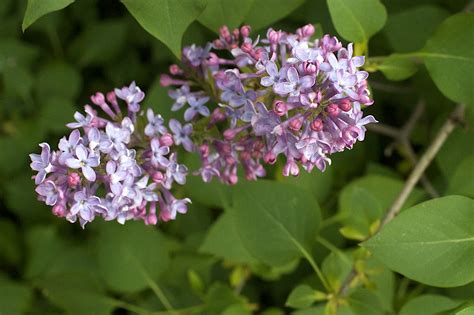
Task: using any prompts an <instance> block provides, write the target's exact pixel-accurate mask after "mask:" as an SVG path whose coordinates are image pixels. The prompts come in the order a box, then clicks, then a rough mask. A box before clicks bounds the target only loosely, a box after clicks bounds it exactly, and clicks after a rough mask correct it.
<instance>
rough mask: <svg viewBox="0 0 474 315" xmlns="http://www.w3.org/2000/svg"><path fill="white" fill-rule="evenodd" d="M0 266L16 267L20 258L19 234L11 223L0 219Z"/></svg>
mask: <svg viewBox="0 0 474 315" xmlns="http://www.w3.org/2000/svg"><path fill="white" fill-rule="evenodd" d="M0 231H2V232H1V233H0V266H1V265H3V263H6V264H8V265H10V266H12V265H13V266H14V265H18V264H19V263H20V259H21V257H22V248H21V245H22V242H21V239H20V233H19V231H18V229H17V227H16V226H15V224H13V222H12V221H10V220H7V219H0Z"/></svg>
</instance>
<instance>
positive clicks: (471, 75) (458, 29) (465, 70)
mask: <svg viewBox="0 0 474 315" xmlns="http://www.w3.org/2000/svg"><path fill="white" fill-rule="evenodd" d="M473 33H474V13H459V14H456V15H453V16H451V17H449V18H447V19H446V20H445V21H444V22H443V23H442V24H441V25H440V26H439V27H438V29H437V30H436V32H435V34H434V35H433V36H432V37H431V38H430V39H429V40H428V42H427V43H426V46H425V48H424V49H423V51H422V52H421V54H420V55H421V56H422V57H423V58H424V60H425V64H426V68H427V69H428V72H429V73H430V75H431V77H432V78H433V81H434V82H435V84H436V86H437V87H438V88H439V89H440V91H441V92H442V93H443V94H444V95H445V96H446V97H448V98H449V99H451V100H453V101H455V102H460V103H465V104H467V105H474V97H473V92H472V82H474V38H473V36H471V34H473Z"/></svg>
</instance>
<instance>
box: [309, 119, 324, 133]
mask: <svg viewBox="0 0 474 315" xmlns="http://www.w3.org/2000/svg"><path fill="white" fill-rule="evenodd" d="M323 126H324V124H323V121H322V120H321V119H320V118H316V119H315V120H313V121H312V122H311V125H310V127H311V130H313V131H316V132H319V131H321V130H323Z"/></svg>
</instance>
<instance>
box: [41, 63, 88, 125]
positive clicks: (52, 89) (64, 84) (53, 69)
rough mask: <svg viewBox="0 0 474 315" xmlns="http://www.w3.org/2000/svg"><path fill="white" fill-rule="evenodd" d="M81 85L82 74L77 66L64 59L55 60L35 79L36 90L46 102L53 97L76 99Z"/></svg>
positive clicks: (42, 100) (42, 69) (43, 68)
mask: <svg viewBox="0 0 474 315" xmlns="http://www.w3.org/2000/svg"><path fill="white" fill-rule="evenodd" d="M81 85H82V82H81V76H80V74H79V72H78V71H77V69H76V68H74V67H72V66H71V65H70V64H68V63H65V62H62V61H55V62H53V63H50V64H47V65H46V66H44V67H42V68H41V69H40V71H39V72H38V76H37V78H36V81H35V91H36V95H37V97H38V98H39V100H40V101H41V102H46V101H48V99H50V98H51V97H54V98H63V99H66V100H74V99H75V98H76V97H77V96H78V94H79V91H80V89H81ZM69 119H71V118H69Z"/></svg>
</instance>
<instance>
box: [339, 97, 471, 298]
mask: <svg viewBox="0 0 474 315" xmlns="http://www.w3.org/2000/svg"><path fill="white" fill-rule="evenodd" d="M463 115H464V105H462V104H460V105H457V106H456V108H455V109H454V111H453V112H452V114H451V115H450V117H449V118H448V119H447V120H446V122H445V123H444V125H443V126H442V127H441V129H440V130H439V132H438V134H437V135H436V137H435V139H434V140H433V142H432V143H431V144H430V146H429V147H428V149H427V150H426V152H425V153H424V154H423V156H422V157H421V159H420V161H419V162H418V163H417V164H416V166H415V168H414V169H413V170H412V172H411V174H410V176H409V177H408V179H407V181H406V182H405V186H404V187H403V189H402V191H401V192H400V194H399V195H398V197H397V199H395V201H394V202H393V204H392V206H391V207H390V208H389V210H388V211H387V214H386V215H385V217H384V219H383V220H382V223H381V224H380V227H379V229H378V230H377V231H376V232H375V233H374V234H377V233H378V232H379V231H380V229H382V228H383V227H384V226H385V225H386V224H387V223H388V222H390V221H391V220H392V219H393V218H394V217H395V216H396V215H397V214H398V213H399V212H400V210H401V209H402V206H403V204H404V203H405V201H406V200H407V199H408V196H409V195H410V193H411V192H412V190H413V188H414V187H415V185H416V183H417V182H418V181H419V180H420V178H421V177H422V175H423V173H424V172H425V170H426V168H427V167H428V166H429V165H430V163H431V161H432V160H433V159H434V157H435V156H436V154H437V153H438V151H439V150H440V148H441V146H442V145H443V144H444V142H445V141H446V139H447V138H448V136H449V135H450V134H451V132H452V131H453V130H454V128H455V127H456V125H457V124H458V123H459V122H461V121H462V120H463ZM356 276H357V271H356V270H355V268H354V267H352V269H351V271H350V272H349V274H348V275H347V277H346V278H345V279H344V281H343V282H342V285H341V288H340V290H339V292H338V295H339V296H345V295H346V294H347V292H348V291H349V287H350V285H351V283H352V281H353V280H354V278H355V277H356Z"/></svg>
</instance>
